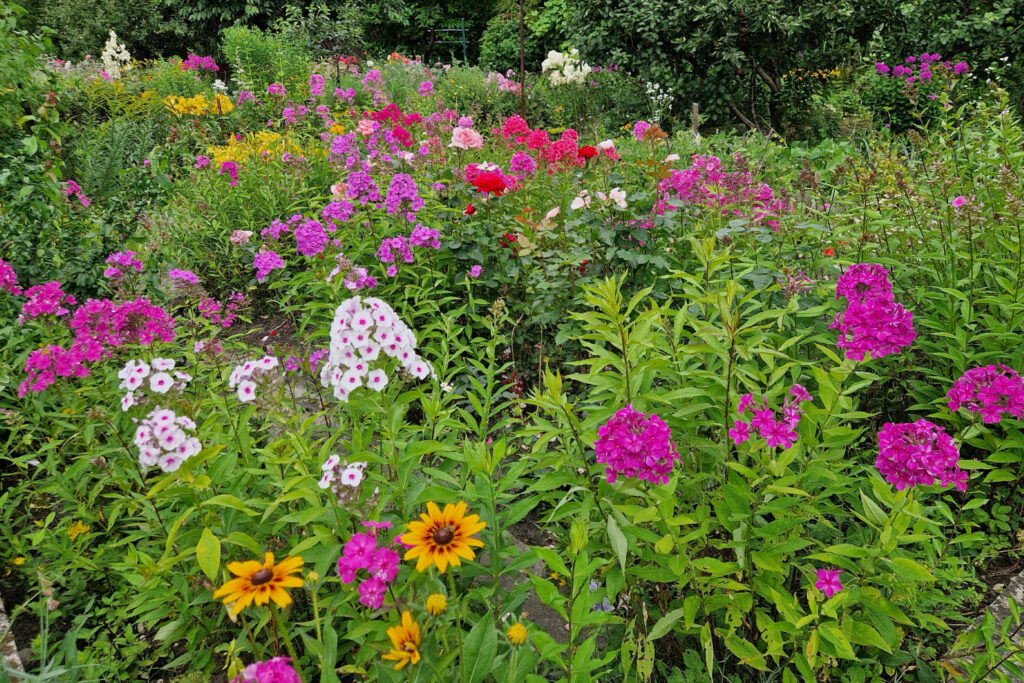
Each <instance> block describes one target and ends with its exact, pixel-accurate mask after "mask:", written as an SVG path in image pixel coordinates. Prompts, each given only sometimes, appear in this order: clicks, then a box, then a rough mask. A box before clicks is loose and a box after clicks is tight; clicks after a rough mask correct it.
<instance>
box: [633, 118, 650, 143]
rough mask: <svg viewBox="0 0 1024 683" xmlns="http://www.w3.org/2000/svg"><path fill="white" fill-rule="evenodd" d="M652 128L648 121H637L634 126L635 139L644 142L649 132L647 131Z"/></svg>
mask: <svg viewBox="0 0 1024 683" xmlns="http://www.w3.org/2000/svg"><path fill="white" fill-rule="evenodd" d="M650 127H651V124H649V123H647V122H646V121H637V122H636V123H634V124H633V137H635V138H636V139H637V140H638V141H640V140H643V139H644V133H645V132H647V129H648V128H650Z"/></svg>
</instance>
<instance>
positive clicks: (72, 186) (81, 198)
mask: <svg viewBox="0 0 1024 683" xmlns="http://www.w3.org/2000/svg"><path fill="white" fill-rule="evenodd" d="M60 191H61V192H62V193H64V196H65V197H67V198H68V201H71V198H72V197H78V203H79V204H81V205H82V206H89V205H90V204H92V200H91V199H89V198H88V197H86V196H85V193H84V192H82V188H81V187H79V186H78V183H76V182H75V181H74V180H66V181H65V182H64V184H63V185H62V186H61V189H60Z"/></svg>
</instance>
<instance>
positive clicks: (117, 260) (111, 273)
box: [103, 251, 142, 280]
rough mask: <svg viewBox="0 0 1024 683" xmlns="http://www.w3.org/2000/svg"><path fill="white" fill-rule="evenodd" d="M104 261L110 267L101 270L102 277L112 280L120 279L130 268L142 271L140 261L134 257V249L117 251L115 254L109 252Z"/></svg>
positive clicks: (138, 271)
mask: <svg viewBox="0 0 1024 683" xmlns="http://www.w3.org/2000/svg"><path fill="white" fill-rule="evenodd" d="M105 263H106V264H107V265H108V266H110V267H109V268H107V269H106V270H104V271H103V277H105V278H109V279H113V280H117V279H120V278H121V276H123V275H124V274H125V273H126V272H127V271H130V270H134V271H135V272H136V273H141V272H142V261H140V260H139V259H138V258H137V257H136V254H135V252H134V251H119V252H117V253H116V254H111V255H110V256H108V257H107V260H106V261H105Z"/></svg>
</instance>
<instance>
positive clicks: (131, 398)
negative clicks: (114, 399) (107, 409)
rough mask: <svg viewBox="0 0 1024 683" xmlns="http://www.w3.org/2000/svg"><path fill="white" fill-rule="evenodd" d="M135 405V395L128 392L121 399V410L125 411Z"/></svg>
mask: <svg viewBox="0 0 1024 683" xmlns="http://www.w3.org/2000/svg"><path fill="white" fill-rule="evenodd" d="M135 403H136V401H135V394H134V393H132V392H130V391H129V392H128V393H127V394H125V395H124V396H122V397H121V410H123V411H127V410H128V409H129V408H131V407H132V406H133V405H135Z"/></svg>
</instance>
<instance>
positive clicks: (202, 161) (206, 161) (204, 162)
mask: <svg viewBox="0 0 1024 683" xmlns="http://www.w3.org/2000/svg"><path fill="white" fill-rule="evenodd" d="M211 161H213V160H212V159H210V157H206V156H203V155H202V154H197V155H196V164H195V166H196V168H206V167H207V166H209V165H210V162H211Z"/></svg>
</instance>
